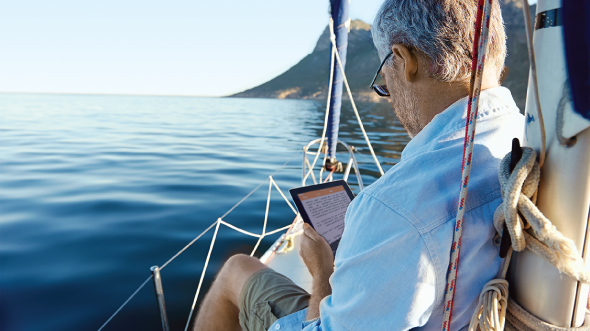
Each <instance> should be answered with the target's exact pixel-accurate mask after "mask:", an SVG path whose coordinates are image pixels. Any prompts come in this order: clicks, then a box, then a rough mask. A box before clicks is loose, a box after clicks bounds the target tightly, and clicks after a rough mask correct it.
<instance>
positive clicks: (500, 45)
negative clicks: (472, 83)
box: [371, 0, 506, 82]
mask: <svg viewBox="0 0 590 331" xmlns="http://www.w3.org/2000/svg"><path fill="white" fill-rule="evenodd" d="M476 13H477V1H476V0H385V2H384V3H383V5H381V8H380V9H379V12H378V13H377V16H376V17H375V21H374V22H373V27H372V28H371V33H372V35H373V42H374V43H375V47H376V48H377V52H378V53H379V57H380V58H381V59H383V58H384V57H385V55H386V54H387V53H388V52H389V50H390V49H391V46H393V45H394V44H402V45H404V46H406V47H408V48H409V49H410V50H417V51H418V52H419V53H422V54H423V55H426V56H427V58H429V60H430V68H429V70H428V74H429V75H430V76H431V77H433V78H435V79H437V80H439V81H443V82H452V81H458V80H464V79H468V78H469V77H470V75H471V61H472V55H471V52H472V50H473V38H474V34H475V31H474V28H473V27H474V26H475V16H476ZM505 58H506V33H505V31H504V22H503V20H502V14H501V11H500V5H499V4H498V1H493V7H492V20H491V22H490V42H489V46H488V52H487V53H486V72H490V73H492V72H494V71H492V70H495V71H496V74H497V75H498V79H499V77H500V73H501V72H502V69H503V68H504V59H505Z"/></svg>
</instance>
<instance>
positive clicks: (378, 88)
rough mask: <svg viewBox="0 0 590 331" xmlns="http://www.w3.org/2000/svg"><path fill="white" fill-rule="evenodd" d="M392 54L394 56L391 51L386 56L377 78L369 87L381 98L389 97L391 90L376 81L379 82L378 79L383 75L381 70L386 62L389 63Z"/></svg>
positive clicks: (376, 74)
mask: <svg viewBox="0 0 590 331" xmlns="http://www.w3.org/2000/svg"><path fill="white" fill-rule="evenodd" d="M391 54H393V51H389V53H387V55H385V58H384V59H383V62H381V65H380V66H379V69H377V73H375V77H374V78H373V81H372V82H371V85H369V88H370V89H372V90H373V91H375V93H377V94H378V95H379V96H380V97H388V96H389V90H388V89H387V86H385V85H378V84H375V81H377V77H379V74H380V73H381V68H383V65H384V64H385V61H387V59H388V58H389V57H390V56H391Z"/></svg>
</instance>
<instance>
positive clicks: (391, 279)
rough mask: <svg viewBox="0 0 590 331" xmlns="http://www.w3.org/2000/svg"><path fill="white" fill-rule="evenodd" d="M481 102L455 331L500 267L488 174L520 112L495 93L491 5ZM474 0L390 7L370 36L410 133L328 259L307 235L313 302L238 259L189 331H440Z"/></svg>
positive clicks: (494, 197)
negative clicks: (395, 161)
mask: <svg viewBox="0 0 590 331" xmlns="http://www.w3.org/2000/svg"><path fill="white" fill-rule="evenodd" d="M494 3H495V5H494V8H493V11H492V16H493V18H492V22H491V27H490V38H491V39H490V45H489V49H488V53H487V57H486V59H487V61H486V66H485V68H486V69H485V73H484V78H483V86H482V89H483V91H482V93H481V97H480V101H479V107H480V108H479V115H478V119H477V121H478V124H477V134H476V137H475V144H476V145H475V148H474V154H473V161H472V162H473V168H472V169H473V170H472V173H471V179H470V186H469V193H468V198H467V204H466V214H465V215H466V216H465V221H464V232H463V241H462V252H461V261H460V266H461V267H460V269H459V272H458V280H457V285H456V292H455V293H456V294H455V304H454V309H453V323H452V325H451V327H452V329H453V330H458V329H460V328H463V327H465V326H466V325H467V324H468V323H469V320H470V317H471V315H472V313H473V311H474V310H475V308H476V304H477V299H478V295H479V293H480V291H481V289H482V287H483V285H484V284H485V283H486V282H487V281H489V280H490V279H492V278H494V276H495V274H496V273H497V271H498V269H499V267H500V263H501V260H500V258H499V257H498V248H497V247H495V245H494V242H493V237H494V234H495V231H494V228H493V225H492V215H493V213H494V210H495V209H496V207H497V206H498V205H499V204H500V202H501V197H500V186H499V183H498V179H497V169H498V165H499V161H500V159H501V158H502V157H503V156H504V155H505V154H506V153H507V152H508V151H509V148H510V140H511V139H512V138H513V137H520V136H521V135H522V128H523V126H524V123H523V118H522V115H520V113H519V111H518V108H517V107H516V105H515V104H514V101H513V100H512V96H511V95H510V92H509V91H508V90H507V89H505V88H503V87H500V86H499V79H500V74H501V72H502V69H503V65H504V58H505V56H506V46H505V39H506V37H505V33H504V28H503V23H502V17H501V13H500V8H499V5H498V2H497V1H495V2H494ZM476 10H477V5H476V1H475V0H403V1H402V0H387V1H385V3H384V4H383V5H382V6H381V9H380V10H379V13H378V14H377V17H376V19H375V22H374V24H373V28H372V34H373V40H374V43H375V46H376V48H377V51H378V52H379V56H380V58H381V59H382V61H383V64H382V68H379V72H380V73H381V75H382V76H383V78H384V79H385V82H386V86H378V85H372V87H373V89H374V90H375V92H377V93H378V94H379V95H381V96H387V97H389V99H390V101H391V105H392V106H393V109H394V111H395V114H396V116H397V118H398V119H399V120H400V122H401V123H402V125H403V126H404V127H405V128H406V130H407V131H408V134H409V135H410V136H411V137H412V138H413V139H412V140H411V141H410V142H409V143H408V145H407V146H406V148H405V149H404V151H403V153H402V157H401V160H400V162H399V163H398V164H397V165H396V166H395V167H393V168H392V169H391V170H390V171H388V172H387V174H385V175H384V176H383V177H382V178H380V179H379V180H378V181H376V182H375V183H374V184H373V185H371V186H370V187H368V188H367V189H365V190H364V191H363V192H361V193H360V194H359V195H358V196H357V197H356V199H355V200H354V201H353V202H352V203H351V205H350V207H349V208H348V212H347V214H346V227H345V230H344V234H343V236H342V239H341V242H340V246H339V248H338V252H337V254H336V260H335V267H336V268H335V269H334V268H333V265H334V261H333V258H332V253H331V250H330V247H329V246H328V244H327V243H326V242H325V240H323V238H321V237H320V236H319V235H318V234H317V233H316V232H315V231H314V230H313V229H312V228H310V227H307V228H306V229H305V232H304V235H303V237H302V241H301V256H302V257H303V260H304V261H305V263H306V265H307V267H308V269H309V271H310V272H311V275H312V276H313V286H312V294H311V295H310V294H308V293H307V292H305V291H304V290H302V289H301V288H299V287H297V286H296V285H295V284H293V283H292V282H291V281H290V280H289V279H287V278H286V277H284V276H282V275H280V274H278V273H276V272H274V271H273V270H271V269H269V268H267V267H266V266H264V265H263V264H261V263H260V262H259V261H258V260H257V259H254V258H250V257H247V256H243V255H238V256H234V257H232V258H230V259H229V261H228V262H227V263H226V264H225V266H224V267H223V268H222V270H221V271H220V273H219V275H218V276H217V279H216V280H215V282H214V284H213V286H212V288H211V290H210V292H209V293H208V295H207V297H206V298H205V300H204V302H203V304H202V305H201V308H200V312H199V315H198V317H197V319H196V321H195V329H196V330H238V329H240V327H241V328H242V329H245V330H250V331H253V330H268V329H269V328H270V329H272V330H279V329H281V330H302V329H303V330H387V331H389V330H407V329H413V328H421V329H424V330H440V327H441V321H442V314H443V296H444V290H445V285H446V275H447V268H448V265H449V259H450V251H451V244H452V238H453V229H454V221H455V216H456V208H457V198H458V193H459V188H460V183H459V182H460V178H461V160H462V149H463V136H464V132H465V117H466V108H467V95H468V92H469V77H470V67H471V50H472V47H473V46H472V43H473V35H474V31H473V26H474V21H475V14H476Z"/></svg>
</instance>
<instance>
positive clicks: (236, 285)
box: [216, 254, 267, 303]
mask: <svg viewBox="0 0 590 331" xmlns="http://www.w3.org/2000/svg"><path fill="white" fill-rule="evenodd" d="M266 268H267V267H266V266H265V265H264V264H263V263H262V262H260V261H259V260H258V259H257V258H255V257H251V256H249V255H244V254H236V255H233V256H231V257H230V258H229V259H228V260H227V261H226V262H225V264H224V265H223V267H222V268H221V270H220V271H219V274H218V275H217V278H216V282H217V283H219V285H220V286H222V288H223V289H224V290H225V291H224V292H226V293H225V294H226V295H227V297H228V299H230V300H231V301H232V302H234V303H237V301H238V299H239V295H240V292H241V290H242V287H243V286H244V284H245V283H246V281H247V280H248V279H249V278H250V276H252V275H253V274H254V273H256V272H257V271H259V270H262V269H266Z"/></svg>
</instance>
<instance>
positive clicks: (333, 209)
mask: <svg viewBox="0 0 590 331" xmlns="http://www.w3.org/2000/svg"><path fill="white" fill-rule="evenodd" d="M339 182H341V183H339ZM335 184H336V185H335ZM291 195H292V196H293V198H294V200H295V203H296V204H297V207H298V208H299V209H300V210H299V211H300V213H301V216H302V217H303V220H304V221H306V222H307V223H311V225H312V226H313V228H314V229H315V230H316V231H317V233H319V234H320V235H321V236H322V237H324V239H326V241H327V242H328V244H330V246H331V247H332V250H333V251H336V247H337V246H338V243H339V242H340V238H341V237H342V232H343V231H344V216H345V215H346V209H347V208H348V205H349V204H350V202H351V201H352V198H353V195H352V192H350V188H349V187H348V185H347V184H346V182H344V181H336V182H331V183H326V184H319V185H313V186H307V187H302V188H299V189H293V190H291ZM297 200H298V201H297ZM302 209H303V210H302Z"/></svg>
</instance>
